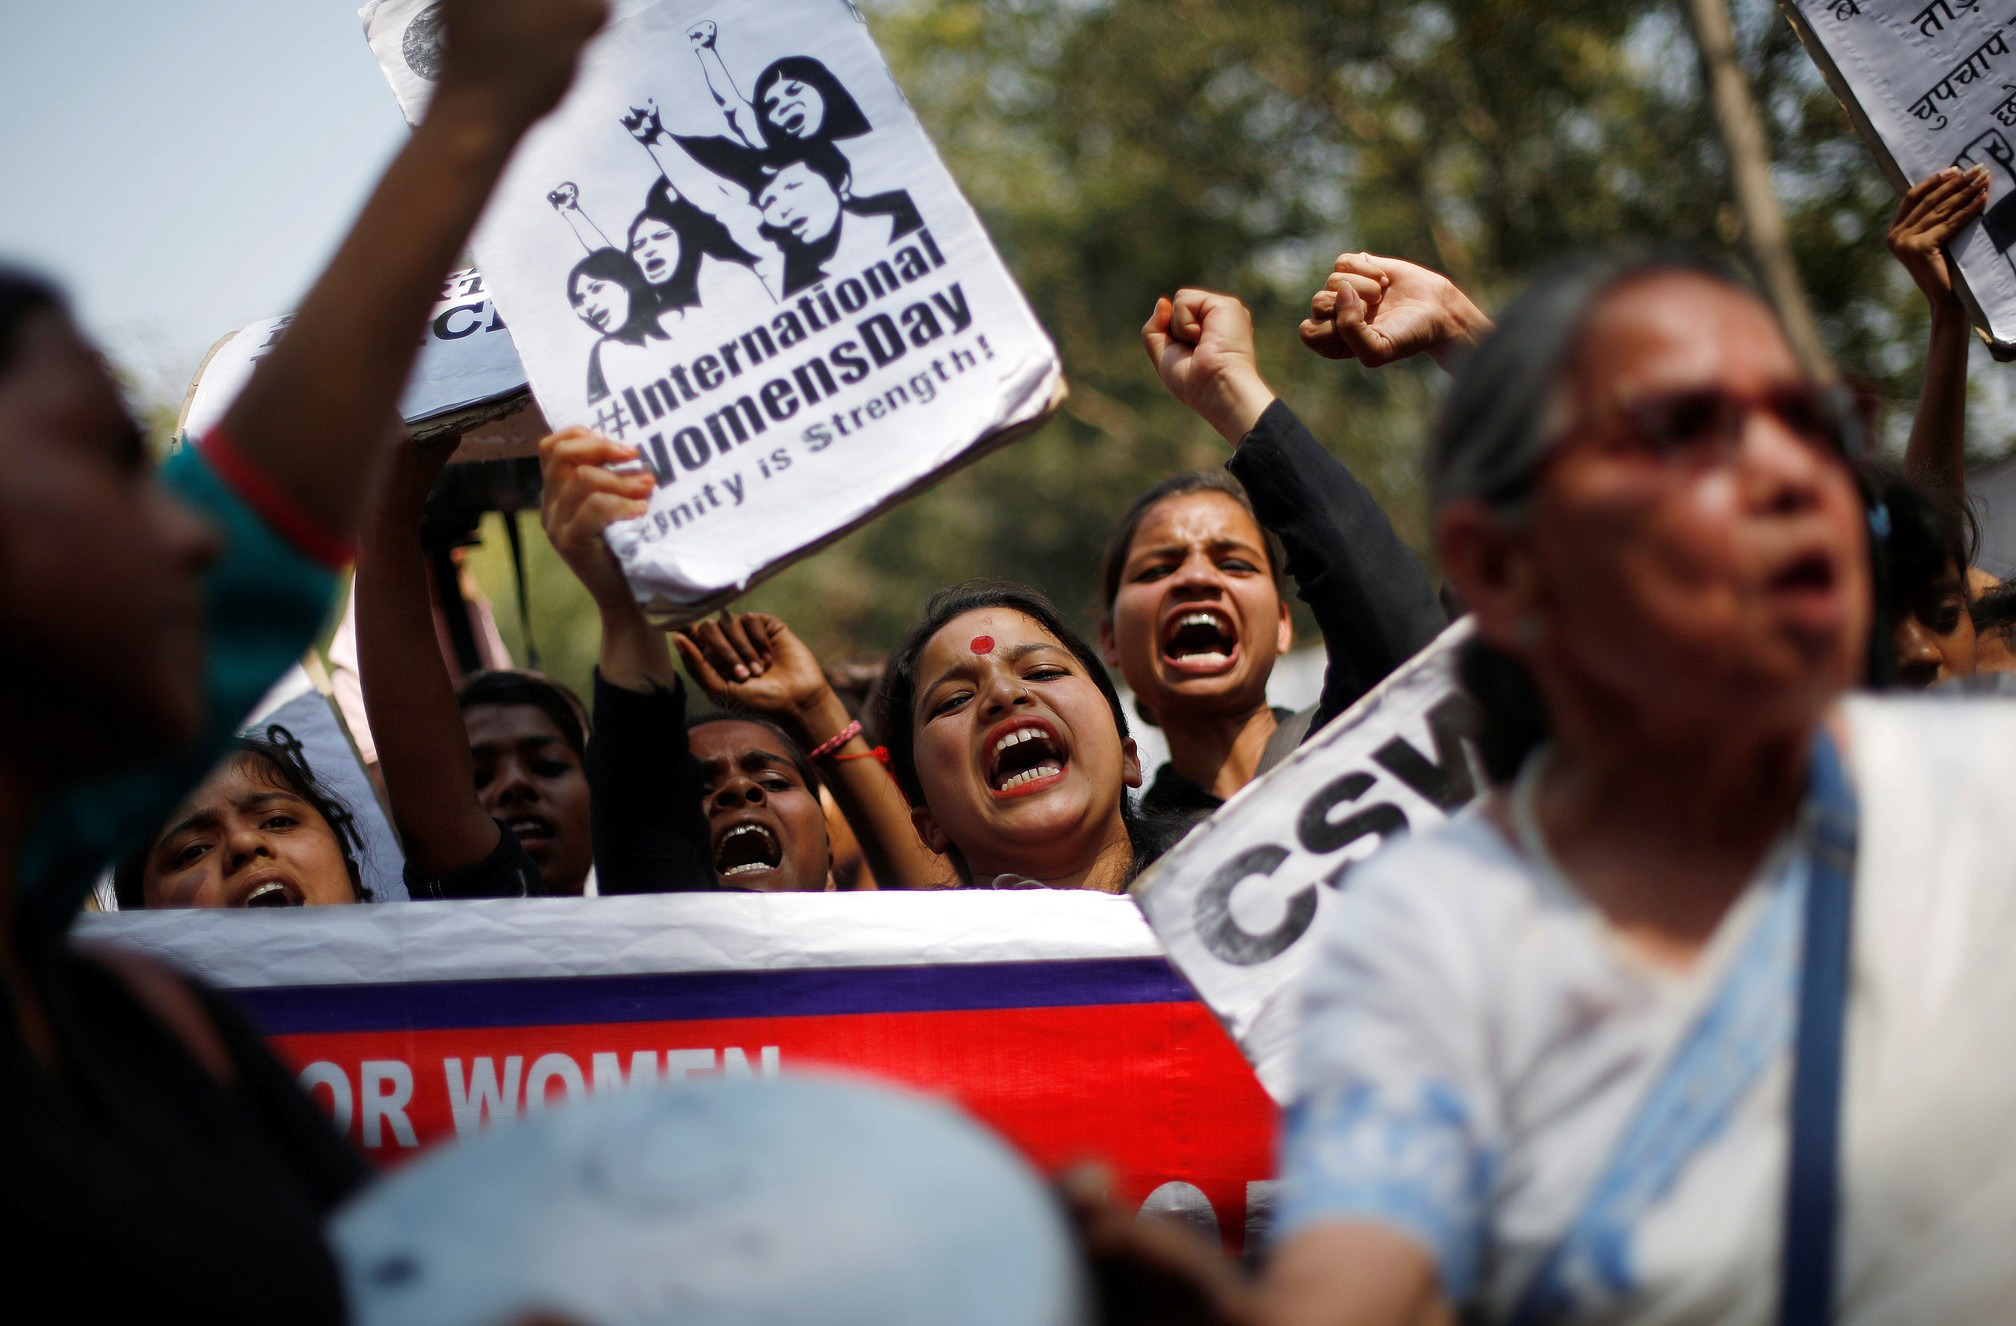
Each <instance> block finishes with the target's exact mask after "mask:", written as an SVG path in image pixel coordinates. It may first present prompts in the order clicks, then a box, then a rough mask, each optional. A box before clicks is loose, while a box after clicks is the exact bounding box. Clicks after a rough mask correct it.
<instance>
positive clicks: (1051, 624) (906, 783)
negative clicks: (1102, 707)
mask: <svg viewBox="0 0 2016 1326" xmlns="http://www.w3.org/2000/svg"><path fill="white" fill-rule="evenodd" d="M983 608H1006V609H1008V610H1010V611H1012V612H1019V613H1021V614H1022V615H1023V616H1025V617H1028V618H1030V619H1031V620H1032V621H1034V622H1035V623H1036V624H1037V625H1039V626H1041V627H1042V628H1043V629H1044V630H1045V631H1047V632H1048V633H1049V634H1050V635H1051V636H1052V637H1054V638H1055V639H1056V641H1057V643H1059V644H1061V645H1063V646H1064V648H1066V649H1067V650H1069V651H1070V652H1071V656H1072V657H1073V658H1075V659H1077V660H1078V663H1079V665H1080V666H1081V667H1083V668H1084V669H1085V673H1086V675H1087V676H1089V677H1090V678H1091V679H1092V684H1093V685H1095V686H1097V687H1098V688H1099V694H1100V695H1101V696H1103V697H1104V698H1105V700H1106V708H1107V709H1108V711H1110V712H1111V713H1112V715H1113V728H1114V731H1115V732H1116V733H1118V735H1119V737H1120V740H1121V741H1122V742H1123V743H1124V742H1126V741H1127V740H1128V733H1127V711H1126V708H1125V706H1123V705H1122V704H1121V703H1120V692H1119V690H1118V689H1117V688H1116V687H1115V686H1114V685H1113V678H1112V677H1110V676H1108V675H1107V672H1106V665H1105V664H1103V663H1101V662H1100V661H1099V655H1098V653H1097V652H1096V651H1094V649H1093V648H1092V646H1091V644H1090V643H1089V642H1088V641H1087V640H1086V639H1085V638H1084V637H1083V636H1081V635H1079V634H1078V633H1077V632H1076V631H1074V630H1072V629H1071V628H1070V626H1069V625H1067V624H1066V623H1065V621H1064V615H1063V614H1062V613H1060V612H1058V611H1057V608H1056V606H1055V605H1054V604H1052V603H1051V602H1050V600H1049V599H1048V598H1046V597H1045V596H1044V595H1043V593H1042V592H1041V591H1039V590H1035V589H1031V588H1030V587H1029V586H1027V585H1019V584H1016V583H1014V582H1013V581H1008V580H968V581H966V582H964V583H963V584H958V585H952V586H950V587H948V588H945V589H941V590H939V591H938V592H937V593H936V594H933V595H932V596H931V599H930V601H929V602H928V603H926V604H925V605H924V615H923V617H921V618H920V619H918V622H917V624H916V625H915V626H912V627H911V628H910V630H909V632H908V634H906V635H905V636H904V637H903V642H902V643H901V644H900V645H898V646H897V647H896V652H895V653H893V654H891V655H890V656H889V666H888V668H887V670H886V671H884V672H883V674H882V688H881V694H880V697H879V701H878V704H879V719H880V726H881V729H882V733H883V736H884V739H885V740H886V741H887V742H888V743H889V764H890V771H891V772H892V773H894V774H895V775H896V785H897V786H898V787H900V788H902V789H903V795H904V797H905V799H907V800H908V801H909V802H910V804H911V805H913V806H922V805H923V804H924V785H923V782H922V780H921V779H920V778H919V777H918V770H917V747H916V737H917V719H916V703H917V663H918V660H919V659H921V658H922V657H923V655H924V650H925V648H926V647H927V646H929V645H930V643H931V641H932V639H933V638H934V637H935V636H936V635H937V634H938V632H940V631H942V630H944V629H945V626H946V624H947V623H949V622H950V621H952V619H953V618H955V617H961V616H964V615H965V614H966V613H969V612H976V611H979V610H980V609H983ZM1120 818H1121V822H1122V823H1124V824H1125V825H1126V826H1127V841H1128V843H1129V844H1130V845H1131V846H1132V847H1133V849H1134V865H1133V868H1132V870H1130V871H1129V872H1128V879H1129V880H1130V881H1131V880H1132V879H1133V878H1134V876H1135V875H1138V874H1139V873H1140V872H1141V871H1142V870H1144V869H1146V868H1147V867H1148V865H1149V864H1150V863H1151V862H1152V861H1154V860H1155V858H1156V857H1158V856H1160V855H1162V853H1163V852H1164V851H1166V850H1168V848H1169V845H1170V844H1171V842H1173V841H1174V838H1173V834H1172V826H1171V825H1168V824H1165V823H1163V822H1162V821H1161V820H1159V819H1157V818H1155V817H1152V816H1147V815H1144V814H1142V813H1141V811H1140V810H1139V808H1137V807H1136V806H1135V805H1134V800H1133V798H1132V797H1130V796H1128V795H1127V793H1126V790H1125V789H1124V788H1123V789H1122V790H1121V794H1120ZM949 855H950V856H951V857H952V859H953V863H954V864H955V865H957V866H958V867H959V873H960V874H961V875H967V874H969V873H970V872H969V871H968V870H967V868H966V861H965V858H964V857H963V856H962V855H960V854H959V851H958V849H957V848H956V847H955V848H954V849H953V850H952V851H951V852H950V853H949Z"/></svg>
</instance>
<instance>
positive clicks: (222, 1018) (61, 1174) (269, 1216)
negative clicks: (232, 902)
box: [0, 938, 368, 1323]
mask: <svg viewBox="0 0 2016 1326" xmlns="http://www.w3.org/2000/svg"><path fill="white" fill-rule="evenodd" d="M33 942H34V943H35V945H36V947H35V950H34V951H32V952H29V953H26V954H24V955H23V956H24V961H25V962H26V963H27V966H28V971H29V979H30V980H31V981H33V983H34V985H35V988H36V990H37V992H38V993H39V994H40V996H41V997H42V999H43V1001H44V1003H45V1005H46V1008H47V1011H48V1015H49V1019H50V1022H51V1024H52V1025H53V1027H54V1030H55V1035H56V1040H57V1044H58V1045H59V1047H60V1054H61V1057H62V1061H63V1071H64V1074H65V1076H64V1077H63V1078H61V1079H56V1078H52V1077H51V1076H50V1074H49V1072H48V1070H46V1069H45V1068H44V1067H43V1066H42V1064H41V1062H40V1061H39V1060H37V1059H36V1058H35V1057H34V1056H33V1055H32V1054H31V1053H30V1052H29V1050H28V1048H27V1047H26V1046H25V1045H24V1044H23V1043H22V1042H21V1039H20V1033H19V1031H18V1030H17V1027H18V1021H17V1019H16V1018H15V1017H14V1015H13V1011H12V1009H11V1008H7V1007H6V1006H5V1002H4V998H0V1136H4V1137H6V1138H7V1139H8V1147H7V1176H6V1180H5V1182H4V1183H0V1247H4V1248H6V1250H7V1254H6V1255H7V1261H8V1264H9V1265H10V1266H13V1267H14V1268H15V1271H14V1274H13V1276H12V1278H13V1280H14V1282H15V1294H16V1297H17V1300H18V1302H19V1303H20V1304H21V1305H26V1304H30V1303H34V1302H41V1303H44V1304H45V1305H46V1304H58V1305H60V1313H61V1315H62V1316H64V1317H66V1318H69V1319H73V1320H76V1321H204V1322H282V1321H284V1322H289V1323H297V1322H340V1321H342V1320H343V1319H344V1310H343V1301H342V1292H341V1288H340V1282H339V1279H338V1274H337V1270H336V1265H335V1262H334V1261H333V1259H332V1258H331V1257H330V1255H329V1252H328V1249H327V1246H326V1245H325V1243H324V1242H323V1238H322V1228H323V1224H324V1222H325V1220H326V1219H327V1217H328V1216H329V1213H330V1212H331V1211H332V1210H333V1209H334V1208H335V1207H336V1205H337V1204H338V1203H339V1202H341V1201H342V1200H343V1199H344V1198H345V1197H347V1196H349V1195H350V1194H351V1193H352V1192H354V1191H356V1189H357V1188H359V1187H360V1186H362V1184H363V1183H364V1181H365V1178H366V1177H367V1174H368V1170H367V1169H366V1167H365V1164H364V1162H363V1160H362V1159H361V1158H360V1157H359V1156H358V1154H357V1153H356V1152H355V1151H353V1150H351V1149H350V1147H349V1146H348V1145H346V1144H345V1142H344V1141H343V1139H342V1138H341V1137H339V1136H337V1135H336V1133H335V1132H334V1130H332V1129H331V1128H330V1126H329V1123H328V1121H327V1120H326V1119H325V1118H324V1117H323V1116H322V1114H321V1112H320V1111H319V1110H318V1109H317V1108H316V1107H315V1106H314V1105H313V1104H312V1103H311V1102H310V1101H309V1099H308V1098H307V1096H305V1095H303V1094H302V1092H301V1091H300V1089H299V1088H298V1087H296V1086H295V1085H294V1080H293V1077H292V1075H291V1074H289V1073H288V1071H287V1070H286V1069H285V1068H283V1067H282V1066H281V1065H280V1063H279V1062H278V1061H277V1060H276V1059H275V1058H274V1057H273V1055H272V1054H271V1053H270V1052H269V1051H268V1050H267V1049H266V1047H265V1045H264V1044H263V1043H262V1042H261V1041H260V1039H259V1036H258V1034H257V1033H256V1032H255V1031H254V1030H253V1029H252V1027H251V1026H250V1024H249V1023H247V1022H246V1021H245V1020H244V1018H243V1017H242V1016H241V1015H240V1014H239V1013H238V1012H237V1011H236V1010H235V1009H234V1008H233V1007H232V1006H231V1005H230V1004H228V1003H227V1002H225V1001H224V1000H223V999H221V998H220V997H218V996H217V995H215V994H213V993H211V992H209V991H207V990H203V989H201V988H200V987H197V988H195V991H194V994H195V1000H196V1002H197V1004H198V1005H199V1006H200V1007H201V1008H202V1010H203V1011H204V1012H206V1013H207V1014H208V1015H209V1020H210V1021H211V1022H212V1024H213V1025H214V1026H215V1028H216V1031H217V1034H218V1038H219V1040H220V1041H221V1042H222V1048H223V1049H224V1050H225V1052H226V1054H227V1055H228V1058H229V1060H230V1062H231V1064H232V1066H233V1069H234V1076H235V1079H236V1080H235V1081H234V1082H232V1083H231V1084H229V1085H226V1084H225V1083H224V1082H223V1081H220V1080H219V1079H218V1078H217V1077H215V1076H213V1075H212V1074H211V1072H210V1071H209V1070H208V1069H206V1068H205V1067H204V1066H203V1065H202V1064H200V1063H198V1062H197V1060H196V1059H195V1058H194V1057H193V1056H192V1054H191V1053H190V1051H189V1049H188V1048H187V1047H186V1046H185V1044H184V1043H183V1042H182V1041H181V1040H180V1039H179V1038H178V1037H177V1035H176V1034H175V1033H174V1032H173V1031H171V1030H169V1029H168V1027H166V1026H165V1025H163V1024H162V1023H161V1022H160V1021H159V1020H157V1019H156V1017H155V1016H154V1015H153V1014H152V1013H151V1012H150V1011H148V1010H147V1009H146V1008H145V1007H144V1006H143V1005H142V1004H141V1002H140V1001H139V1000H138V999H137V998H136V997H135V996H134V994H133V992H132V990H131V989H130V988H129V987H128V986H127V984H126V983H125V981H123V980H122V979H121V978H120V977H119V976H116V975H114V974H113V973H112V972H110V971H108V970H107V969H106V968H104V967H102V966H100V965H99V964H97V963H96V962H93V961H91V960H89V959H87V958H84V957H81V956H79V955H77V954H75V953H73V952H71V951H70V949H69V948H68V947H67V945H66V944H65V943H64V941H62V940H61V939H57V938H48V939H40V940H35V941H33ZM24 1277H25V1279H24ZM19 1310H21V1311H26V1312H28V1314H29V1315H30V1316H33V1315H35V1312H34V1310H32V1309H29V1308H27V1307H25V1306H22V1307H21V1308H20V1309H19Z"/></svg>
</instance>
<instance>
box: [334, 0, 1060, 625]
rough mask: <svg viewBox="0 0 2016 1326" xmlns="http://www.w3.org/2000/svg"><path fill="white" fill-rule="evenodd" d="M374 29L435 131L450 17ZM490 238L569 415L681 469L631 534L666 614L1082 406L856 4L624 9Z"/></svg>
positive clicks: (539, 141)
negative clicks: (1068, 397) (442, 42)
mask: <svg viewBox="0 0 2016 1326" xmlns="http://www.w3.org/2000/svg"><path fill="white" fill-rule="evenodd" d="M363 18H364V24H365V33H366V36H367V37H368V39H369V40H370V43H371V47H372V49H373V51H374V52H375V53H376V54H377V56H378V60H379V63H380V66H381V68H383V70H384V71H385V74H386V77H387V78H388V80H389V81H390V82H391V84H392V87H393V90H394V92H395V93H396V94H397V96H398V98H399V102H400V105H401V107H402V109H403V110H404V111H405V112H406V115H407V117H408V119H412V120H417V119H419V118H420V116H421V114H422V112H423V110H424V107H425V104H426V101H427V99H428V97H429V96H430V95H431V92H432V89H433V83H432V81H431V79H432V77H433V76H434V75H435V74H436V73H437V72H438V65H439V59H440V55H439V22H438V17H437V11H436V9H435V8H434V7H433V6H432V5H430V4H429V3H427V0H373V3H371V4H369V5H367V6H366V7H365V9H364V11H363ZM474 245H475V252H476V258H477V262H478V265H479V266H480V267H481V268H482V270H483V272H484V273H485V275H486V277H487V278H488V280H489V281H490V283H491V286H492V289H493V291H494V293H495V295H496V297H497V300H498V303H499V305H500V306H501V307H502V308H503V309H504V310H505V314H506V316H507V317H508V318H509V319H510V321H511V329H512V335H513V337H514V339H515V340H516V342H517V345H518V349H519V353H520V354H521V355H522V356H523V358H524V361H525V367H526V370H527V372H528V373H529V375H530V377H531V380H532V388H533V392H534V394H535V395H536V396H537V398H538V400H539V403H540V406H541V407H542V408H543V409H544V411H545V414H546V418H547V419H548V420H549V421H551V423H552V424H553V426H554V427H556V428H564V427H567V426H569V425H575V424H580V425H586V426H589V427H592V428H596V429H598V430H600V431H601V432H603V433H606V434H608V435H609V436H611V437H613V438H616V439H618V440H620V441H623V442H626V443H629V444H632V445H635V446H638V447H640V448H642V450H643V452H644V455H645V457H646V463H647V464H649V465H650V467H651V468H652V470H653V471H654V472H655V473H656V474H657V476H658V479H659V487H658V491H657V492H656V494H655V495H654V496H653V498H652V500H651V510H650V512H649V513H648V514H647V515H645V516H643V517H641V518H639V519H638V520H635V521H630V522H626V523H624V524H622V525H619V526H617V527H615V528H613V529H612V530H611V531H610V534H609V541H610V545H611V546H612V547H613V548H614V549H615V550H616V553H617V556H618V557H619V559H620V560H621V561H622V563H623V565H624V568H625V570H626V571H627V572H628V574H629V576H630V580H631V584H632V586H633V587H634V588H635V589H636V591H637V594H638V597H639V599H640V601H642V602H643V603H645V604H646V605H647V606H648V607H652V608H654V609H658V610H662V611H678V610H680V609H682V608H689V607H691V606H693V605H697V604H703V603H712V602H716V601H722V600H725V599H727V598H730V597H733V596H734V595H735V594H737V593H739V592H740V591H741V590H743V589H745V588H746V587H747V586H748V585H750V584H751V583H753V582H754V581H755V580H757V579H759V578H761V577H762V576H764V575H766V574H768V573H770V572H772V571H775V570H777V569H779V568H780V567H782V566H783V565H784V564H785V563H787V562H788V561H790V560H792V559H793V558H796V557H799V556H803V555H804V554H806V553H808V552H810V551H812V550H813V549H814V548H816V547H818V546H819V545H820V544H822V543H824V542H826V541H828V540H830V539H833V538H835V537H838V536H839V535H840V534H842V533H844V532H846V531H847V530H848V529H851V528H853V527H854V526H856V525H859V524H861V523H862V522H864V521H866V520H868V519H870V518H871V517H873V516H874V515H875V514H876V513H878V512H880V511H882V510H884V509H886V508H887V507H889V506H890V505H892V504H894V503H895V502H898V501H900V500H901V499H902V498H903V497H905V496H907V495H909V494H910V493H912V492H915V491H917V490H919V489H921V488H923V487H925V486H927V485H929V484H930V483H932V482H934V481H935V480H936V479H938V478H939V477H941V476H942V475H944V474H945V473H946V472H948V471H949V470H950V469H952V468H954V467H956V466H958V465H961V464H964V463H966V462H968V461H971V460H973V459H975V458H976V457H977V456H978V455H980V454H981V453H982V452H983V451H984V450H986V449H988V448H989V447H990V446H992V445H998V444H999V443H1000V442H1002V441H1005V440H1006V439H1007V438H1008V437H1010V436H1012V435H1013V434H1014V433H1015V432H1017V431H1019V430H1020V429H1023V428H1025V427H1027V426H1030V425H1033V424H1034V423H1036V422H1038V421H1040V420H1041V419H1042V418H1044V417H1045V416H1046V415H1047V414H1048V412H1049V411H1050V410H1051V409H1052V408H1054V405H1055V402H1056V400H1057V399H1058V398H1059V396H1060V395H1061V391H1062V374H1061V371H1060V368H1059V365H1058V361H1057V353H1056V350H1055V348H1054V347H1053V346H1052V345H1051V343H1050V341H1049V339H1048V337H1046V336H1045V335H1044V333H1043V331H1042V329H1041V327H1039V326H1038V325H1037V323H1036V319H1035V317H1034V315H1033V314H1031V312H1030V311H1029V307H1028V305H1027V304H1026V302H1024V300H1023V298H1022V296H1021V293H1020V291H1018V290H1017V289H1016V287H1015V283H1014V281H1013V280H1012V279H1011V278H1010V277H1009V275H1008V272H1007V270H1006V269H1005V268H1004V267H1003V266H1002V264H1001V260H1000V257H999V256H998V255H997V254H996V253H995V252H994V248H993V246H992V244H991V243H989V241H988V239H987V236H986V233H985V232H984V231H983V230H982V229H981V227H980V223H979V220H978V218H976V217H975V216H974V214H973V211H972V209H971V208H970V207H969V206H968V205H967V203H966V201H965V199H964V198H962V197H961V196H960V194H959V191H958V188H957V186H956V185H955V184H954V182H953V180H952V178H951V176H950V175H949V174H948V173H947V171H946V170H945V167H944V164H943V163H942V162H941V161H940V160H939V158H938V155H937V153H936V152H935V150H933V148H932V146H931V143H930V141H929V139H927V138H926V137H925V135H924V132H923V130H922V129H921V128H920V127H919V125H918V123H917V120H916V117H915V116H914V115H913V114H912V113H911V111H910V108H909V106H908V105H907V104H906V103H905V102H904V100H903V95H902V93H901V91H900V90H898V88H897V86H896V83H895V80H894V79H893V78H891V76H890V74H889V70H888V67H887V66H886V65H885V64H884V63H883V61H882V57H881V55H880V53H879V52H878V51H877V50H876V48H875V44H874V42H873V41H872V40H871V39H870V37H869V35H868V31H867V28H866V27H865V25H864V24H863V23H862V21H861V18H860V15H859V14H858V13H857V12H856V11H855V10H854V8H853V7H852V6H851V5H850V4H848V3H846V0H658V3H643V4H639V3H631V4H625V5H621V6H618V7H617V10H616V16H615V17H614V18H613V19H612V21H611V23H610V24H609V26H608V27H607V28H606V29H605V30H604V31H603V32H602V33H601V34H600V35H599V36H597V37H596V38H595V40H594V41H593V42H592V43H591V44H590V45H589V47H588V50H587V51H586V53H585V54H584V56H583V58H582V62H581V68H580V72H579V74H578V76H577V78H576V80H575V83H574V86H573V89H572V90H571V91H570V92H569V94H568V96H567V99H566V100H565V101H564V102H563V103H562V104H561V106H560V108H559V109H558V110H556V111H555V112H554V113H553V114H552V115H550V116H549V117H548V118H547V119H545V120H544V121H542V122H541V123H540V124H539V125H538V126H537V127H535V128H534V129H533V131H532V132H531V134H530V135H528V137H527V138H526V140H525V142H524V144H523V145H522V146H521V147H520V148H519V151H518V153H517V155H516V157H515V158H514V159H513V161H512V163H511V166H510V168H509V169H508V170H507V171H506V172H505V175H504V178H503V180H502V182H501V183H500V184H499V186H498V189H497V193H496V195H495V197H494V198H493V199H492V201H491V204H490V207H489V210H488V211H487V212H486V213H485V215H484V219H483V222H482V224H481V225H480V226H479V228H478V230H477V233H476V237H475V241H474Z"/></svg>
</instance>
